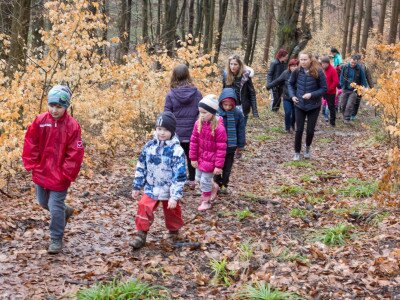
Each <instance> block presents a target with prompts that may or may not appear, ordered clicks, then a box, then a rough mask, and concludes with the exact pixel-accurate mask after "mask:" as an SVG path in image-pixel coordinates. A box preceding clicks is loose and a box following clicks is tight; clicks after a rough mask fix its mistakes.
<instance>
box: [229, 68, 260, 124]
mask: <svg viewBox="0 0 400 300" xmlns="http://www.w3.org/2000/svg"><path fill="white" fill-rule="evenodd" d="M253 75H254V71H253V69H251V68H249V67H246V70H245V72H244V73H243V75H242V76H241V77H238V78H235V81H234V82H233V84H231V85H228V84H227V83H226V72H225V71H224V72H223V77H222V87H223V88H233V89H235V91H236V95H237V101H236V104H237V105H241V106H242V110H243V114H244V115H245V116H247V115H248V114H249V113H250V108H251V110H252V111H253V116H254V117H258V109H257V99H256V90H255V89H254V86H253V81H252V80H251V77H253Z"/></svg>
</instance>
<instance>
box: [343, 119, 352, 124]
mask: <svg viewBox="0 0 400 300" xmlns="http://www.w3.org/2000/svg"><path fill="white" fill-rule="evenodd" d="M343 123H344V124H350V123H351V121H350V120H347V119H343Z"/></svg>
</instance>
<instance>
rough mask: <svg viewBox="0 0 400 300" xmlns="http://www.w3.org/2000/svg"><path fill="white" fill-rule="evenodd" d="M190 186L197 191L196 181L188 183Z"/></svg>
mask: <svg viewBox="0 0 400 300" xmlns="http://www.w3.org/2000/svg"><path fill="white" fill-rule="evenodd" d="M188 186H189V189H191V190H195V189H196V181H194V180H193V181H192V180H189V181H188Z"/></svg>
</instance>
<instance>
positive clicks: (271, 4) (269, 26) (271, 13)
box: [263, 0, 274, 65]
mask: <svg viewBox="0 0 400 300" xmlns="http://www.w3.org/2000/svg"><path fill="white" fill-rule="evenodd" d="M266 10H267V16H266V19H267V28H266V36H265V45H264V55H263V62H264V64H265V65H267V64H268V56H269V48H270V46H271V32H272V22H273V16H274V0H270V1H268V6H267V9H266Z"/></svg>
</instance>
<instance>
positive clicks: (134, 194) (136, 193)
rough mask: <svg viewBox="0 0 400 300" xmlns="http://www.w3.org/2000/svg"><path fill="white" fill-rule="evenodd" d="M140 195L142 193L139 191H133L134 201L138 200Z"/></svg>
mask: <svg viewBox="0 0 400 300" xmlns="http://www.w3.org/2000/svg"><path fill="white" fill-rule="evenodd" d="M139 193H140V191H138V190H133V191H132V198H133V200H136V199H137V198H138V197H139Z"/></svg>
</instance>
